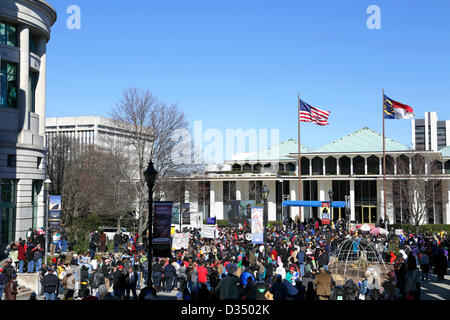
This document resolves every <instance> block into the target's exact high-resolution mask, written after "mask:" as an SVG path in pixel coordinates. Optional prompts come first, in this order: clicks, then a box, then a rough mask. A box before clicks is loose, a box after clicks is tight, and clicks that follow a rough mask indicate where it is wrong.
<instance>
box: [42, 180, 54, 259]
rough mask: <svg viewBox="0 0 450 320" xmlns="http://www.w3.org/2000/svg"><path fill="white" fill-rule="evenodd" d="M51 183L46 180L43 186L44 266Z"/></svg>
mask: <svg viewBox="0 0 450 320" xmlns="http://www.w3.org/2000/svg"><path fill="white" fill-rule="evenodd" d="M51 184H52V181H51V180H50V179H49V178H47V179H45V181H44V186H45V193H46V195H45V201H46V206H45V217H44V229H45V249H44V264H45V265H47V248H48V210H49V199H50V186H51Z"/></svg>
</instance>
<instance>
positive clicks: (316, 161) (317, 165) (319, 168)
mask: <svg viewBox="0 0 450 320" xmlns="http://www.w3.org/2000/svg"><path fill="white" fill-rule="evenodd" d="M312 174H313V175H315V176H321V175H323V159H322V158H319V157H315V158H313V159H312Z"/></svg>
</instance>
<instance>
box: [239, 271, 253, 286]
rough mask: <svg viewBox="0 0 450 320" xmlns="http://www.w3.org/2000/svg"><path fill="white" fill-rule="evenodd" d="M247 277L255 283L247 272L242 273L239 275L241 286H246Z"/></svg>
mask: <svg viewBox="0 0 450 320" xmlns="http://www.w3.org/2000/svg"><path fill="white" fill-rule="evenodd" d="M248 277H251V278H252V280H253V281H255V277H254V276H253V275H252V274H251V273H250V272H248V271H244V272H242V273H241V283H242V285H244V286H246V285H247V279H248Z"/></svg>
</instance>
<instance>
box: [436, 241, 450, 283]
mask: <svg viewBox="0 0 450 320" xmlns="http://www.w3.org/2000/svg"><path fill="white" fill-rule="evenodd" d="M447 267H448V262H447V257H446V256H445V254H444V249H442V248H439V251H438V254H437V255H436V258H435V263H434V271H435V273H436V276H437V281H438V282H441V281H444V275H446V274H447Z"/></svg>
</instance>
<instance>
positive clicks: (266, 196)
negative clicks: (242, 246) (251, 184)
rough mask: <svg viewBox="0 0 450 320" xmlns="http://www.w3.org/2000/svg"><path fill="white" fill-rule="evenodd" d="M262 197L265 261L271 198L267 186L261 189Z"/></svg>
mask: <svg viewBox="0 0 450 320" xmlns="http://www.w3.org/2000/svg"><path fill="white" fill-rule="evenodd" d="M261 195H262V198H263V200H264V218H263V220H264V221H263V224H264V259H267V228H268V223H269V221H268V220H269V217H268V213H267V198H268V197H269V188H267V185H264V186H263V187H262V189H261Z"/></svg>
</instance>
